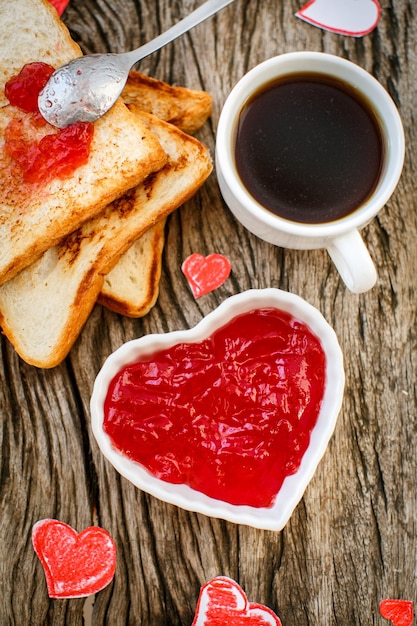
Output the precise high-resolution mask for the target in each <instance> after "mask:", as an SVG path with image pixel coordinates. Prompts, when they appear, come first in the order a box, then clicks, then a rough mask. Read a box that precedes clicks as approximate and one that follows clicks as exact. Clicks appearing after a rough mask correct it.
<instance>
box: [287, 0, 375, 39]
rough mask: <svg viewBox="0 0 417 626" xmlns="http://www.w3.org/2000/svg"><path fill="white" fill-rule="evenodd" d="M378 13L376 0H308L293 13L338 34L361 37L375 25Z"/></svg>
mask: <svg viewBox="0 0 417 626" xmlns="http://www.w3.org/2000/svg"><path fill="white" fill-rule="evenodd" d="M380 13H381V7H380V5H379V3H378V1H377V0H309V2H307V4H306V5H304V6H303V8H302V9H300V10H299V11H297V13H296V14H295V15H296V16H297V17H299V18H300V19H302V20H304V21H305V22H308V23H309V24H312V25H313V26H318V27H320V28H324V29H325V30H330V31H332V32H334V33H338V34H339V35H351V36H352V37H362V36H364V35H367V34H368V33H370V32H371V31H372V30H373V29H374V28H375V27H376V25H377V23H378V20H379V15H380Z"/></svg>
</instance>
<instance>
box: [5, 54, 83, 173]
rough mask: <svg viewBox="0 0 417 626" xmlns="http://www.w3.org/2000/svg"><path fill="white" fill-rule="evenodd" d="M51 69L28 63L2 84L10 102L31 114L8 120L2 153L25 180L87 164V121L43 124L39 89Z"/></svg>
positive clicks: (45, 81)
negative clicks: (39, 107)
mask: <svg viewBox="0 0 417 626" xmlns="http://www.w3.org/2000/svg"><path fill="white" fill-rule="evenodd" d="M53 71H54V68H53V67H51V66H50V65H47V64H46V63H28V64H27V65H25V66H24V67H23V68H22V70H21V71H20V73H19V74H17V75H16V76H13V77H12V78H10V80H9V81H8V82H7V83H6V85H5V90H4V91H5V95H6V97H7V99H8V100H9V102H10V104H11V105H13V106H15V107H17V108H18V109H20V110H22V111H25V112H26V113H30V114H31V117H30V119H29V120H28V119H26V118H22V117H20V118H19V117H15V118H14V119H12V120H11V121H10V122H9V124H8V126H7V127H6V130H5V144H4V150H5V153H6V154H7V155H8V156H9V157H10V158H11V159H12V161H13V163H14V164H15V166H17V170H18V172H20V175H21V176H22V179H23V181H24V182H27V183H46V182H49V181H51V180H53V179H54V178H59V179H63V178H66V177H67V176H70V175H71V174H72V173H73V172H74V171H75V170H76V169H77V168H79V167H80V166H81V165H84V164H85V163H87V161H88V157H89V154H90V147H91V142H92V140H93V135H94V126H93V125H92V124H91V123H90V122H78V123H76V124H71V125H70V126H67V127H66V128H63V129H59V130H57V129H55V128H53V127H52V126H50V125H49V124H47V122H46V121H45V120H44V119H43V117H42V116H41V114H40V112H39V109H38V96H39V92H40V91H41V90H42V89H43V87H44V86H45V84H46V83H47V81H48V79H49V78H50V76H51V74H52V73H53ZM51 131H52V132H51Z"/></svg>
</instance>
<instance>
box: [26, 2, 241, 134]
mask: <svg viewBox="0 0 417 626" xmlns="http://www.w3.org/2000/svg"><path fill="white" fill-rule="evenodd" d="M231 2H233V0H206V2H204V3H203V4H202V5H201V6H200V7H198V9H196V10H195V11H193V12H192V13H190V15H188V16H187V17H185V18H184V19H182V20H180V21H179V22H178V23H177V24H175V25H174V26H172V27H171V28H169V29H168V30H167V31H165V33H162V34H161V35H158V37H156V38H155V39H153V40H152V41H150V42H149V43H147V44H145V45H144V46H141V47H140V48H137V49H136V50H132V52H126V53H124V54H112V53H109V54H89V55H85V56H82V57H79V58H77V59H74V60H73V61H70V62H69V63H66V64H65V65H63V66H62V67H60V68H58V69H57V70H56V71H55V72H54V73H53V74H52V76H51V77H50V79H49V80H48V82H47V83H46V85H45V87H44V88H43V90H42V91H41V93H40V94H39V99H38V104H39V110H40V112H41V114H42V116H43V117H44V118H45V119H46V121H47V122H49V123H50V124H52V125H53V126H56V127H58V128H64V127H65V126H68V124H73V123H74V122H93V121H94V120H96V119H98V118H99V117H101V116H102V115H104V113H106V111H108V110H109V109H110V107H111V106H112V105H113V104H114V103H115V101H116V100H117V98H118V97H119V96H120V94H121V92H122V90H123V87H124V86H125V84H126V81H127V78H128V75H129V71H130V69H131V68H132V66H133V65H134V64H135V63H137V62H138V61H140V60H141V59H144V58H145V57H147V56H148V55H150V54H151V53H152V52H155V51H156V50H159V49H160V48H162V47H163V46H165V45H166V44H168V43H170V42H171V41H173V40H174V39H176V38H177V37H179V36H180V35H183V34H184V33H186V32H187V31H189V30H190V29H191V28H193V27H194V26H197V24H200V23H201V22H203V21H204V20H206V19H207V18H209V17H211V16H212V15H214V14H215V13H217V12H218V11H220V9H222V8H223V7H225V6H227V5H228V4H230V3H231Z"/></svg>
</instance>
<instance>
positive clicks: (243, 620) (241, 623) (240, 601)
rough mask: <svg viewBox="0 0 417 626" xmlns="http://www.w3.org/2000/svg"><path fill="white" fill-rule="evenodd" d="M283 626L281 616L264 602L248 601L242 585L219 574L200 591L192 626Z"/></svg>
mask: <svg viewBox="0 0 417 626" xmlns="http://www.w3.org/2000/svg"><path fill="white" fill-rule="evenodd" d="M220 624H221V625H222V626H227V625H228V624H230V625H231V626H232V625H233V626H281V621H280V619H279V618H278V617H277V616H276V615H275V613H274V612H273V611H271V609H269V608H268V607H266V606H263V605H262V604H257V603H255V602H248V599H247V597H246V594H245V592H244V591H243V590H242V588H241V587H240V586H239V585H238V584H237V582H235V581H234V580H232V579H231V578H227V577H226V576H217V577H216V578H213V579H212V580H210V581H209V582H208V583H206V584H205V585H204V586H203V587H202V588H201V590H200V595H199V598H198V603H197V609H196V614H195V617H194V621H193V623H192V626H219V625H220Z"/></svg>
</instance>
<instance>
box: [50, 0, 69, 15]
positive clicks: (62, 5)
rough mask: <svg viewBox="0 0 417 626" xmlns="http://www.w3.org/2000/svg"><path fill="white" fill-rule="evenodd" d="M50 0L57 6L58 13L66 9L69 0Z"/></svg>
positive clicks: (60, 13)
mask: <svg viewBox="0 0 417 626" xmlns="http://www.w3.org/2000/svg"><path fill="white" fill-rule="evenodd" d="M49 2H50V3H51V4H52V5H53V6H54V7H55V8H56V10H57V11H58V15H62V14H63V12H64V11H65V9H66V7H67V4H68V2H69V0H49Z"/></svg>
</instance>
